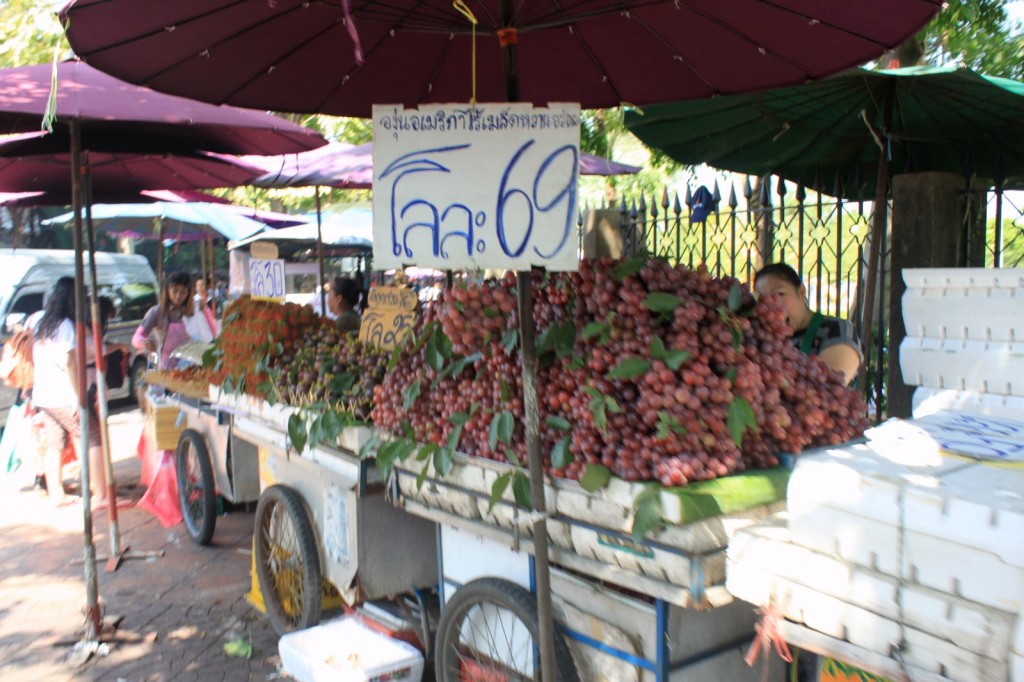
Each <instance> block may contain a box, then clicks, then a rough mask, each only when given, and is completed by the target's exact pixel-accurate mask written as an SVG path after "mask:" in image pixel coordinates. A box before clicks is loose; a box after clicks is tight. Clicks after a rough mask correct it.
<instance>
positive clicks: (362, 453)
mask: <svg viewBox="0 0 1024 682" xmlns="http://www.w3.org/2000/svg"><path fill="white" fill-rule="evenodd" d="M378 445H380V432H378V431H377V430H376V429H374V430H373V431H371V432H370V437H369V438H367V439H366V442H365V443H363V446H362V447H361V448H359V459H366V458H367V457H369V456H370V454H371V453H373V451H374V450H375V449H376V448H377V446H378Z"/></svg>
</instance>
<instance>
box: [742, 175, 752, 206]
mask: <svg viewBox="0 0 1024 682" xmlns="http://www.w3.org/2000/svg"><path fill="white" fill-rule="evenodd" d="M743 196H745V197H746V198H747V202H748V203H749V202H750V198H751V197H753V196H754V190H753V188H752V187H751V186H750V176H749V175H748V176H747V180H746V183H745V184H744V185H743Z"/></svg>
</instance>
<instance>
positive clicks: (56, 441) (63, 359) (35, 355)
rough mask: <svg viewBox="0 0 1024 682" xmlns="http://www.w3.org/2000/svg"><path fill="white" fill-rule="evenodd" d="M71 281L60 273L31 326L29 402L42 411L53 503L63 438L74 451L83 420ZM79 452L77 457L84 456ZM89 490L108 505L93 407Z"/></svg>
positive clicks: (60, 491)
mask: <svg viewBox="0 0 1024 682" xmlns="http://www.w3.org/2000/svg"><path fill="white" fill-rule="evenodd" d="M74 291H75V281H74V280H73V279H72V278H70V277H61V278H60V279H59V280H57V283H56V285H54V287H53V292H52V293H51V294H50V298H49V299H48V300H47V302H46V309H45V311H44V312H43V316H42V317H41V318H39V321H38V323H37V324H36V326H35V329H34V332H35V343H34V344H33V346H32V364H33V366H34V371H35V377H34V382H33V383H34V386H33V388H32V402H33V404H34V405H35V407H36V409H37V410H38V411H39V412H40V413H41V414H42V415H43V424H44V431H45V434H46V454H45V455H44V458H43V461H44V469H45V471H46V488H47V492H48V493H49V495H50V499H51V500H52V501H54V502H56V503H58V504H59V503H62V502H64V500H65V492H64V466H63V462H62V461H61V456H62V454H63V451H64V446H65V443H66V442H67V439H69V438H70V439H71V443H72V445H73V446H74V447H75V449H76V450H77V449H78V447H79V445H78V441H79V434H80V431H81V424H80V421H79V413H78V405H79V398H78V391H79V388H81V390H83V391H85V390H87V389H88V387H86V386H82V387H79V386H78V363H77V360H76V358H75V325H74V318H75V294H74ZM82 454H83V453H81V452H79V453H78V457H79V459H81V457H82ZM88 457H89V470H90V474H91V476H90V485H89V488H90V490H91V491H92V494H93V504H94V506H96V507H101V506H104V505H106V504H107V483H106V472H105V470H104V467H103V459H102V458H103V455H102V451H101V450H100V431H99V421H98V419H97V418H96V414H95V410H94V409H90V410H89V452H88Z"/></svg>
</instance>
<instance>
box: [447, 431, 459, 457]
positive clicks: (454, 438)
mask: <svg viewBox="0 0 1024 682" xmlns="http://www.w3.org/2000/svg"><path fill="white" fill-rule="evenodd" d="M461 439H462V424H456V425H455V428H454V429H452V432H451V433H449V434H448V449H449V450H450V451H451V452H452V455H453V456H454V454H455V451H456V450H458V449H459V440H461Z"/></svg>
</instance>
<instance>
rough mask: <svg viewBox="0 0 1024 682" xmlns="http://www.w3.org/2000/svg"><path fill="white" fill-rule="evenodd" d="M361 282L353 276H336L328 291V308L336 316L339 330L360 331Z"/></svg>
mask: <svg viewBox="0 0 1024 682" xmlns="http://www.w3.org/2000/svg"><path fill="white" fill-rule="evenodd" d="M362 295H363V293H362V291H360V289H359V284H358V283H356V281H355V280H354V279H352V278H351V277H335V278H334V279H333V280H331V288H330V291H328V292H327V308H328V309H329V310H330V311H331V312H332V313H334V315H335V316H336V318H335V324H336V325H337V327H338V331H339V332H342V333H348V334H358V333H359V324H360V318H359V304H360V302H361V300H362Z"/></svg>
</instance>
